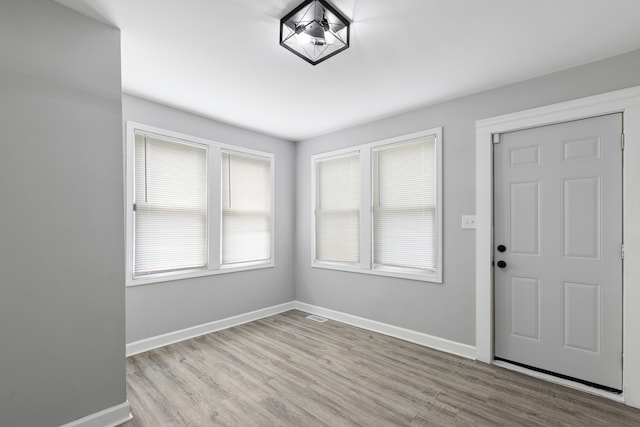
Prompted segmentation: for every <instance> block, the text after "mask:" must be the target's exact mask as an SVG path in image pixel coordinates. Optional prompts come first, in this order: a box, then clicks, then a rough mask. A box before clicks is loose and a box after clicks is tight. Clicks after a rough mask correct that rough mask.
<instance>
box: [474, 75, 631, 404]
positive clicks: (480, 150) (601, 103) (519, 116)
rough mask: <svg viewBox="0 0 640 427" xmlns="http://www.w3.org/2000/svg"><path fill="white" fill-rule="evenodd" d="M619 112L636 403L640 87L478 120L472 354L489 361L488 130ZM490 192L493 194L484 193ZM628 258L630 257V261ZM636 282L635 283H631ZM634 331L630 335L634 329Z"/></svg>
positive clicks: (627, 382)
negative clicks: (474, 303) (474, 347)
mask: <svg viewBox="0 0 640 427" xmlns="http://www.w3.org/2000/svg"><path fill="white" fill-rule="evenodd" d="M610 113H623V114H624V115H623V120H624V122H623V132H624V134H625V150H624V164H625V167H624V170H623V177H622V187H623V203H624V211H623V215H624V220H623V230H624V233H623V239H624V246H625V260H626V261H627V262H625V263H624V270H623V288H622V292H623V295H624V301H623V323H622V329H623V338H622V340H623V352H624V355H625V357H624V369H623V372H622V383H623V385H622V388H623V399H624V402H625V403H626V404H627V405H630V406H634V407H637V408H640V334H638V333H637V331H638V330H640V310H634V309H633V307H634V306H635V307H638V306H639V305H640V286H637V284H638V283H640V222H638V221H635V222H634V221H632V220H631V219H632V218H640V191H637V190H636V191H635V192H634V191H633V185H632V183H634V182H636V183H637V182H640V167H637V166H636V165H640V86H636V87H633V88H629V89H622V90H617V91H614V92H609V93H605V94H601V95H594V96H589V97H586V98H581V99H577V100H573V101H567V102H562V103H558V104H553V105H549V106H545V107H539V108H533V109H530V110H525V111H521V112H517V113H511V114H505V115H502V116H497V117H492V118H488V119H483V120H478V121H476V359H478V360H480V361H482V362H485V363H493V310H494V307H493V304H494V302H493V267H492V266H491V261H492V256H493V143H492V134H494V133H502V132H509V131H515V130H522V129H528V128H532V127H538V126H544V125H550V124H556V123H562V122H566V121H571V120H577V119H584V118H588V117H594V116H599V115H603V114H610ZM627 183H630V184H631V185H629V188H627ZM487 195H491V197H487ZM629 261H630V262H629ZM634 284H636V286H634ZM634 329H635V330H636V334H635V335H634V334H633V333H632V332H633V331H634Z"/></svg>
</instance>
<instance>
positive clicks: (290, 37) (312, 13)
mask: <svg viewBox="0 0 640 427" xmlns="http://www.w3.org/2000/svg"><path fill="white" fill-rule="evenodd" d="M349 24H350V23H349V20H348V19H347V18H345V17H344V16H343V15H342V14H341V13H340V12H339V11H338V10H337V9H335V8H334V7H333V6H331V5H330V4H329V3H327V2H326V1H324V0H305V1H303V2H302V4H300V5H299V6H298V7H296V8H295V9H293V10H292V11H291V12H290V13H289V14H287V16H285V17H284V18H282V19H281V20H280V45H281V46H282V47H284V48H286V49H288V50H290V51H291V52H293V53H295V54H296V55H298V56H299V57H300V58H302V59H304V60H305V61H307V62H308V63H310V64H312V65H316V64H318V63H320V62H322V61H324V60H325V59H327V58H330V57H332V56H333V55H335V54H336V53H338V52H342V51H343V50H345V49H346V48H348V47H349Z"/></svg>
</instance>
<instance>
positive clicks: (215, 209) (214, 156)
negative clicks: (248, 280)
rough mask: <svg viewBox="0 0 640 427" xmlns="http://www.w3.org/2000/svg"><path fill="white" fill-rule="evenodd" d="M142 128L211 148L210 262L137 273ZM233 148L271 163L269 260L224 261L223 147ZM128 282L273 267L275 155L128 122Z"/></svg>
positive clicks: (144, 130) (126, 227)
mask: <svg viewBox="0 0 640 427" xmlns="http://www.w3.org/2000/svg"><path fill="white" fill-rule="evenodd" d="M136 132H142V133H145V134H148V135H153V136H155V137H157V138H160V139H165V140H168V141H175V142H177V143H184V144H190V145H195V146H201V147H205V148H206V150H207V168H208V176H207V180H208V182H207V189H208V192H207V198H208V202H207V212H208V215H207V246H208V256H207V266H206V267H205V268H202V269H191V270H178V271H170V272H161V273H151V274H147V275H139V276H134V244H135V242H134V239H135V230H134V224H135V218H134V210H133V204H134V195H135V135H136ZM223 150H226V151H233V152H238V153H241V154H247V155H250V156H256V157H262V158H266V159H268V160H269V163H270V187H271V218H270V221H271V235H270V258H269V259H268V260H262V261H255V262H245V263H242V264H232V265H223V264H222V151H223ZM124 185H125V202H126V203H125V207H124V210H125V212H124V213H125V218H126V220H125V241H126V251H125V253H126V260H125V272H126V277H125V285H126V286H127V287H129V286H138V285H146V284H151V283H161V282H167V281H174V280H182V279H190V278H196V277H204V276H211V275H216V274H223V273H233V272H239V271H248V270H256V269H262V268H271V267H274V265H275V215H276V213H275V155H274V154H273V153H267V152H264V151H258V150H253V149H249V148H244V147H240V146H237V145H231V144H225V143H221V142H217V141H212V140H209V139H205V138H200V137H196V136H192V135H187V134H184V133H180V132H175V131H171V130H168V129H163V128H159V127H156V126H151V125H147V124H143V123H138V122H134V121H127V122H126V138H125V182H124Z"/></svg>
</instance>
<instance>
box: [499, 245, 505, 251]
mask: <svg viewBox="0 0 640 427" xmlns="http://www.w3.org/2000/svg"><path fill="white" fill-rule="evenodd" d="M506 250H507V247H506V246H505V245H498V252H504V251H506Z"/></svg>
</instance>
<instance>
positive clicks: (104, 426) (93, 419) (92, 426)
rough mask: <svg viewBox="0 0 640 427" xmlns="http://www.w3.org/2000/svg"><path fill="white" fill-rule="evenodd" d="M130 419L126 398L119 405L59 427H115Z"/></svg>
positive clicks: (129, 408) (129, 409)
mask: <svg viewBox="0 0 640 427" xmlns="http://www.w3.org/2000/svg"><path fill="white" fill-rule="evenodd" d="M132 419H133V416H132V415H131V407H130V406H129V401H128V400H127V401H125V402H123V403H121V404H119V405H116V406H112V407H111V408H107V409H105V410H103V411H100V412H96V413H95V414H91V415H87V416H86V417H82V418H79V419H77V420H75V421H71V422H70V423H67V424H64V425H63V426H61V427H116V426H119V425H120V424H123V423H126V422H127V421H130V420H132Z"/></svg>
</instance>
